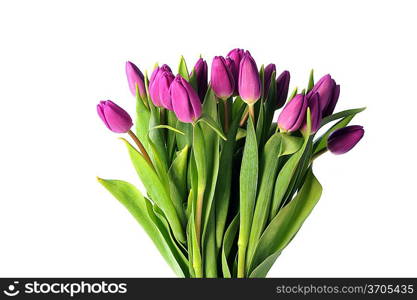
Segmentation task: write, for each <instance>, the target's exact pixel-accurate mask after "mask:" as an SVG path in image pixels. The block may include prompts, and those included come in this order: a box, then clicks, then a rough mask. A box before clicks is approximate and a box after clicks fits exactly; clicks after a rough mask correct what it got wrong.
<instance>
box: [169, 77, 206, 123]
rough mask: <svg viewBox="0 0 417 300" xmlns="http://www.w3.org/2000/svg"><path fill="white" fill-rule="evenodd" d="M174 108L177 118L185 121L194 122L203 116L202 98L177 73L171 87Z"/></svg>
mask: <svg viewBox="0 0 417 300" xmlns="http://www.w3.org/2000/svg"><path fill="white" fill-rule="evenodd" d="M169 92H170V95H171V102H172V108H173V110H174V112H175V114H176V116H177V118H178V119H179V120H180V121H182V122H184V123H192V122H194V121H195V120H197V119H198V118H199V117H200V116H201V110H202V108H201V102H200V98H199V97H198V94H197V93H196V91H194V89H193V87H192V86H191V85H190V84H189V83H188V82H187V81H186V80H185V79H184V78H182V77H181V76H180V75H177V76H176V77H175V79H174V81H173V82H172V83H171V87H170V88H169Z"/></svg>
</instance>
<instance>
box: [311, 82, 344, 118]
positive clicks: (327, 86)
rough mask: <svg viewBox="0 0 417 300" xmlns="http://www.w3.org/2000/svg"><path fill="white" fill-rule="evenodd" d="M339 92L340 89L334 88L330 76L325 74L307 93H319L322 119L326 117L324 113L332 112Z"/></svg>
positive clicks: (334, 85)
mask: <svg viewBox="0 0 417 300" xmlns="http://www.w3.org/2000/svg"><path fill="white" fill-rule="evenodd" d="M339 91H340V89H339V88H338V87H336V81H334V79H332V77H331V76H330V74H327V75H325V76H323V77H322V78H320V80H319V81H317V83H316V84H315V85H314V87H313V89H312V90H311V91H310V92H309V94H311V95H312V94H314V93H319V96H320V107H321V112H322V115H323V117H325V116H326V115H325V112H329V111H331V113H332V112H333V110H334V108H335V106H336V102H337V99H338V98H339ZM336 94H337V96H336Z"/></svg>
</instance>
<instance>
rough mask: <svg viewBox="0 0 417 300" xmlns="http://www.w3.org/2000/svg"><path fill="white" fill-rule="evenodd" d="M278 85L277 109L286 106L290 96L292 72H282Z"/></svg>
mask: <svg viewBox="0 0 417 300" xmlns="http://www.w3.org/2000/svg"><path fill="white" fill-rule="evenodd" d="M276 84H277V89H276V93H277V109H278V108H281V107H283V106H284V104H285V101H286V100H287V96H288V88H289V86H290V72H288V71H284V72H282V73H281V74H280V75H279V76H278V78H277V81H276Z"/></svg>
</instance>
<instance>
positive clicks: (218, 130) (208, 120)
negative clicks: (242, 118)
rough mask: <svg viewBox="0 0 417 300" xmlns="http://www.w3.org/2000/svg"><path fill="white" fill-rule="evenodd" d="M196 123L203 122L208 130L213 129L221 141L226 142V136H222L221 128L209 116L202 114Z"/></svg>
mask: <svg viewBox="0 0 417 300" xmlns="http://www.w3.org/2000/svg"><path fill="white" fill-rule="evenodd" d="M197 122H204V123H205V124H207V125H208V126H210V128H211V129H213V130H214V131H215V132H216V133H217V134H218V135H219V137H221V138H222V139H223V140H226V136H225V135H224V133H223V130H222V128H221V126H220V125H219V124H218V123H217V122H216V121H214V120H213V119H212V118H211V117H210V116H208V115H206V114H204V113H203V114H202V115H201V117H200V118H199V119H198V120H197Z"/></svg>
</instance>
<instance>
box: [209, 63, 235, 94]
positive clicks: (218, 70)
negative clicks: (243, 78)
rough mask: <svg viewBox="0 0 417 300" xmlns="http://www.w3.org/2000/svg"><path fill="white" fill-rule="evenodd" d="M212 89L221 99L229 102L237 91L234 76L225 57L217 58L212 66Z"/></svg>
mask: <svg viewBox="0 0 417 300" xmlns="http://www.w3.org/2000/svg"><path fill="white" fill-rule="evenodd" d="M210 83H211V87H212V88H213V91H214V93H215V94H216V96H217V97H218V98H220V99H223V100H227V98H229V97H230V96H231V95H232V94H233V91H234V89H235V82H234V79H233V74H232V72H231V70H230V69H229V67H228V66H227V63H226V60H225V59H224V57H223V56H215V57H214V59H213V62H212V64H211V80H210Z"/></svg>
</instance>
